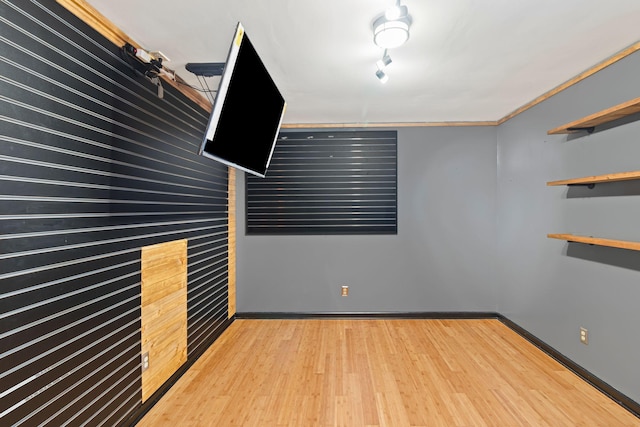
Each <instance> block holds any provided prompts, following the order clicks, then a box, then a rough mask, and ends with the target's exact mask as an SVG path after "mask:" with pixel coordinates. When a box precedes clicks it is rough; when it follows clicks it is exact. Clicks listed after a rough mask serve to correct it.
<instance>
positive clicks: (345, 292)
mask: <svg viewBox="0 0 640 427" xmlns="http://www.w3.org/2000/svg"><path fill="white" fill-rule="evenodd" d="M340 295H341V296H343V297H348V296H349V286H347V285H342V293H341V294H340Z"/></svg>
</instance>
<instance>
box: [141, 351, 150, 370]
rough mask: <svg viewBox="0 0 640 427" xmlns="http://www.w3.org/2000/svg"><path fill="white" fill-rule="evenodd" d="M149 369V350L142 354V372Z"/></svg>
mask: <svg viewBox="0 0 640 427" xmlns="http://www.w3.org/2000/svg"><path fill="white" fill-rule="evenodd" d="M147 369H149V352H148V351H147V352H146V353H144V354H143V355H142V372H144V371H146V370H147Z"/></svg>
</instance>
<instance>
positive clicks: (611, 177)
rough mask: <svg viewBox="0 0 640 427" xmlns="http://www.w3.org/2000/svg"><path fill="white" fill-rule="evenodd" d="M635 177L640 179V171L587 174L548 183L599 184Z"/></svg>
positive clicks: (548, 183)
mask: <svg viewBox="0 0 640 427" xmlns="http://www.w3.org/2000/svg"><path fill="white" fill-rule="evenodd" d="M633 179H640V171H632V172H618V173H610V174H607V175H593V176H585V177H582V178H572V179H562V180H560V181H549V182H547V185H548V186H554V185H588V184H599V183H602V182H616V181H631V180H633Z"/></svg>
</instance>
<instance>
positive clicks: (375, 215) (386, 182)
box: [246, 131, 398, 234]
mask: <svg viewBox="0 0 640 427" xmlns="http://www.w3.org/2000/svg"><path fill="white" fill-rule="evenodd" d="M246 183H247V184H246V185H247V191H246V195H247V196H246V200H247V203H246V206H247V216H246V218H247V234H396V233H397V230H398V227H397V132H396V131H339V132H338V131H333V132H315V131H312V132H306V131H305V132H293V131H288V132H287V131H284V132H282V133H281V134H280V136H279V138H278V141H277V144H276V148H275V150H274V152H273V157H272V159H271V164H270V166H269V170H268V171H267V176H266V178H258V177H255V176H253V175H247V179H246Z"/></svg>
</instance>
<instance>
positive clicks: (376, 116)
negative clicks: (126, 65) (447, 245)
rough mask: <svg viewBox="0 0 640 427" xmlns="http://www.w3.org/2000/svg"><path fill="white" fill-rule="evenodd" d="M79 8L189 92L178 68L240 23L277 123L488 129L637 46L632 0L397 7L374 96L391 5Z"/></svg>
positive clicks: (203, 57)
mask: <svg viewBox="0 0 640 427" xmlns="http://www.w3.org/2000/svg"><path fill="white" fill-rule="evenodd" d="M88 3H90V4H92V5H93V6H94V7H95V8H96V9H97V10H98V11H100V12H101V13H102V14H104V15H105V16H106V17H107V18H109V19H110V20H111V21H112V22H113V23H114V24H115V25H116V26H118V27H119V28H120V29H121V30H123V31H124V32H125V33H126V34H128V35H129V36H130V37H131V38H132V39H133V40H135V41H136V42H137V43H139V44H140V45H141V46H142V47H143V48H145V49H146V50H148V51H158V50H159V51H162V53H164V54H165V55H166V56H168V57H169V58H170V59H171V62H168V63H165V65H166V66H167V67H168V68H171V69H173V70H175V71H176V72H177V74H178V75H180V77H182V78H183V79H185V80H187V81H190V82H191V83H196V80H195V77H194V76H193V75H192V74H191V73H189V72H187V71H186V70H185V69H184V64H186V63H188V62H224V61H225V59H226V55H227V52H228V49H229V45H230V43H231V37H232V36H233V33H234V30H235V26H236V23H237V22H238V21H240V22H242V24H243V26H244V27H245V30H246V33H247V35H248V36H249V38H250V39H251V41H252V43H253V44H254V46H255V47H256V49H257V50H258V53H259V54H260V56H261V58H262V60H263V62H264V63H265V65H266V67H267V69H268V70H269V71H270V72H271V74H272V76H273V78H274V80H275V81H276V84H277V85H278V86H279V88H280V90H281V91H282V92H283V94H284V96H285V99H286V100H287V103H288V108H287V113H286V115H285V118H284V122H285V123H288V124H291V123H362V124H366V123H396V122H441V121H486V120H490V121H494V120H498V119H500V118H502V117H504V116H506V115H507V114H509V113H511V112H512V111H513V110H515V109H517V108H519V107H520V106H522V105H524V104H526V103H528V102H529V101H531V100H533V99H534V98H536V97H538V96H540V95H542V94H543V93H545V92H547V91H548V90H550V89H552V88H554V87H555V86H557V85H559V84H561V83H563V82H565V81H567V80H569V79H571V78H572V77H574V76H576V75H577V74H579V73H581V72H582V71H584V70H586V69H588V68H590V67H592V66H593V65H595V64H597V63H598V62H600V61H602V60H604V59H606V58H608V57H609V56H611V55H613V54H615V53H617V52H619V51H620V50H622V49H624V48H626V47H628V46H629V45H631V44H634V43H635V42H637V41H638V40H640V0H607V1H604V0H403V1H402V4H404V5H406V6H407V7H408V9H409V14H410V15H411V17H412V21H413V23H412V26H411V37H410V39H409V41H408V42H407V43H406V44H405V45H404V46H401V47H399V48H396V49H393V50H391V51H390V55H391V57H392V59H393V63H392V64H391V66H390V67H389V69H388V74H389V82H388V83H386V84H384V85H383V84H381V83H380V82H379V81H378V80H377V78H376V77H375V71H376V67H375V61H376V60H378V59H379V58H380V57H381V56H382V50H381V49H380V48H378V47H377V46H375V45H374V43H373V34H372V28H371V24H372V22H373V20H374V18H375V17H376V16H378V15H379V14H380V13H382V12H383V11H384V10H385V9H386V8H388V7H390V6H391V5H393V4H394V1H393V0H322V1H320V0H317V1H312V0H306V1H305V0H233V1H229V0H227V1H223V0H183V1H176V2H170V1H166V0H134V1H132V0H88ZM211 84H213V85H214V86H217V80H216V81H212V82H211Z"/></svg>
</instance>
